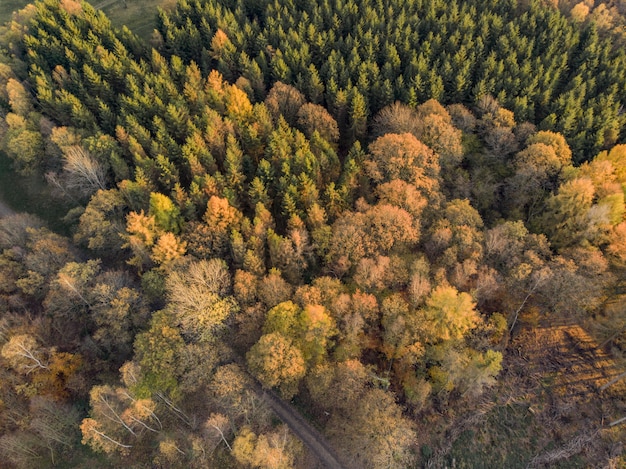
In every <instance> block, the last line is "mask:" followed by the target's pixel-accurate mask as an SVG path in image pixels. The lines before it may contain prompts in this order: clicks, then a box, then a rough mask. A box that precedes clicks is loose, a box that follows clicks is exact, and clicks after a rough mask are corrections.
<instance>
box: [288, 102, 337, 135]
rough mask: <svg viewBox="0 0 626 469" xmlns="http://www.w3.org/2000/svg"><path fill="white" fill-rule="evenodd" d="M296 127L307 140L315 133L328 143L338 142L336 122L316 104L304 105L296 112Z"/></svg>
mask: <svg viewBox="0 0 626 469" xmlns="http://www.w3.org/2000/svg"><path fill="white" fill-rule="evenodd" d="M297 123H298V127H299V128H300V130H302V132H304V135H306V136H307V138H309V139H310V138H311V137H312V136H313V134H314V133H315V132H317V133H318V134H319V135H320V137H322V138H323V139H325V140H326V141H328V143H331V144H336V143H337V142H338V141H339V128H338V127H337V122H336V121H335V119H333V117H332V116H331V115H330V114H329V113H328V111H327V110H326V109H325V108H324V107H322V106H320V105H317V104H312V103H306V104H303V105H302V107H300V109H299V110H298V121H297Z"/></svg>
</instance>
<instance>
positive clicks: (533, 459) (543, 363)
mask: <svg viewBox="0 0 626 469" xmlns="http://www.w3.org/2000/svg"><path fill="white" fill-rule="evenodd" d="M618 374H619V369H618V367H616V365H615V363H614V361H613V360H612V359H611V357H610V356H609V355H608V354H607V353H606V352H604V351H603V350H601V349H600V348H599V347H598V345H597V343H596V342H595V341H594V340H593V339H592V337H591V336H590V335H589V334H588V333H587V332H586V331H585V330H583V329H582V328H581V327H580V326H579V325H576V324H567V323H563V324H553V325H541V324H523V325H522V327H521V328H520V330H518V332H516V335H515V336H514V337H513V338H512V340H511V341H510V343H509V344H508V347H507V352H506V354H505V360H504V370H503V372H502V374H501V375H500V377H499V379H498V385H497V386H496V387H495V388H494V389H492V390H490V391H489V392H488V393H486V394H485V395H484V396H483V397H482V399H480V400H479V401H477V402H475V403H473V405H472V406H471V407H472V409H471V410H470V411H469V412H467V413H465V414H463V415H459V416H455V417H454V418H453V419H452V420H451V421H450V424H449V425H447V428H445V429H441V431H440V437H439V438H437V439H438V440H439V443H438V444H437V443H435V445H434V447H435V448H436V450H435V452H434V453H433V455H432V457H430V459H429V461H428V463H427V467H431V468H439V467H454V468H457V469H460V468H476V469H479V468H485V469H487V468H494V467H507V468H510V469H514V468H520V469H521V468H541V467H550V468H568V469H570V468H572V469H573V468H578V467H580V468H583V467H585V468H586V467H595V466H596V465H597V467H611V463H612V461H613V460H614V459H615V458H616V457H617V456H619V454H621V452H622V449H623V446H622V445H623V443H622V442H621V441H620V433H619V432H620V429H619V428H617V427H613V428H610V427H609V423H610V422H611V421H614V420H616V419H617V418H618V417H621V416H623V415H624V414H626V409H624V408H617V407H615V405H616V402H619V400H618V399H613V398H611V395H619V394H620V393H624V392H625V391H626V383H624V382H623V381H622V382H619V383H616V384H615V385H613V386H611V387H609V388H608V389H607V390H604V391H601V390H600V388H601V387H602V385H604V384H606V383H608V382H609V381H610V380H611V379H612V378H613V377H615V376H616V375H618Z"/></svg>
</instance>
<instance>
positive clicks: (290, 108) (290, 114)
mask: <svg viewBox="0 0 626 469" xmlns="http://www.w3.org/2000/svg"><path fill="white" fill-rule="evenodd" d="M304 102H305V100H304V95H303V94H302V93H300V92H299V91H298V90H297V89H296V88H294V87H293V86H290V85H287V84H285V83H282V82H280V81H277V82H276V83H274V86H272V89H271V90H270V92H269V93H268V94H267V97H266V98H265V105H266V106H267V108H268V109H269V111H270V112H271V113H272V116H274V120H276V121H278V117H279V116H283V117H284V119H285V120H286V121H287V122H288V123H289V124H292V125H293V124H295V123H296V117H297V115H298V111H299V110H300V108H301V107H302V105H303V104H304Z"/></svg>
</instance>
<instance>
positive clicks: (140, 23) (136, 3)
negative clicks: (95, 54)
mask: <svg viewBox="0 0 626 469" xmlns="http://www.w3.org/2000/svg"><path fill="white" fill-rule="evenodd" d="M28 3H30V0H0V24H4V23H5V22H7V21H9V20H10V19H11V14H12V13H13V12H14V11H16V10H19V9H20V8H23V7H24V6H25V5H27V4H28ZM175 3H176V0H97V1H95V0H94V1H92V2H91V4H92V5H93V6H94V7H95V8H99V9H101V10H102V11H104V12H105V13H106V14H107V16H108V17H109V18H111V22H112V23H113V24H114V25H115V26H117V27H121V26H122V25H126V26H128V28H129V29H130V30H131V31H133V32H134V33H135V34H137V35H138V36H140V37H142V38H144V39H149V38H150V35H151V34H152V30H153V29H154V26H155V19H156V14H157V7H159V6H160V7H164V8H167V7H168V6H172V5H174V4H175Z"/></svg>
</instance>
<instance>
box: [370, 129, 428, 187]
mask: <svg viewBox="0 0 626 469" xmlns="http://www.w3.org/2000/svg"><path fill="white" fill-rule="evenodd" d="M369 154H370V155H371V158H370V159H368V160H366V161H365V162H364V166H365V170H366V172H367V175H368V176H369V177H370V178H371V179H372V180H373V181H375V182H376V183H379V184H380V183H384V182H390V181H392V180H394V179H401V180H403V181H404V182H406V183H409V184H413V185H414V186H416V187H417V188H418V190H420V191H421V192H422V195H424V197H426V198H428V199H432V198H433V197H434V196H435V194H436V192H437V190H438V178H439V163H438V161H437V157H436V155H435V154H434V153H433V151H432V150H431V149H429V148H428V147H427V146H426V145H424V144H423V143H422V142H420V141H419V140H417V139H416V138H415V137H414V136H413V135H412V134H388V135H384V136H382V137H379V138H378V139H376V140H375V141H374V142H373V143H372V144H371V145H370V146H369Z"/></svg>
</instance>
